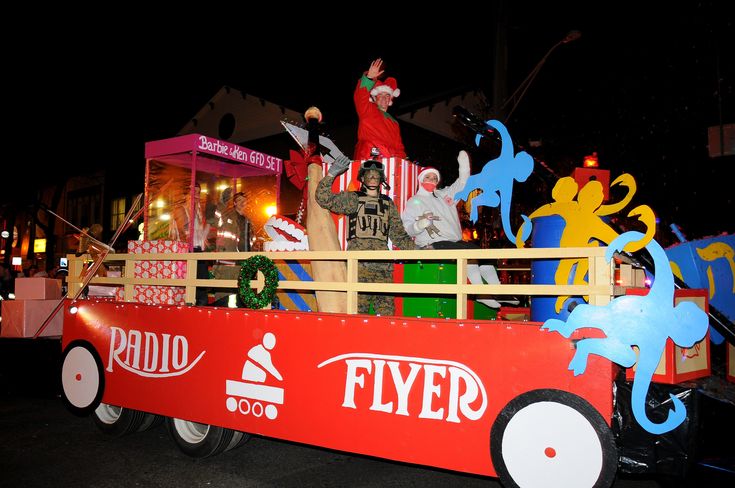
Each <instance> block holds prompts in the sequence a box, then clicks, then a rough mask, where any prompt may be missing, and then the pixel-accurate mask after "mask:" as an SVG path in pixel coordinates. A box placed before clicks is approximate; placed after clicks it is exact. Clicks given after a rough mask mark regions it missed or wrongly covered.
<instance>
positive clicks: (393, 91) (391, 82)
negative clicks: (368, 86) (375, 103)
mask: <svg viewBox="0 0 735 488" xmlns="http://www.w3.org/2000/svg"><path fill="white" fill-rule="evenodd" d="M380 93H387V94H388V95H390V96H392V97H393V98H396V97H397V96H398V95H400V94H401V90H400V89H399V88H398V82H397V81H396V79H395V78H393V77H392V76H391V77H390V78H386V79H385V81H380V80H378V81H376V82H375V86H373V89H372V90H370V94H371V95H372V96H374V97H376V96H378V94H380Z"/></svg>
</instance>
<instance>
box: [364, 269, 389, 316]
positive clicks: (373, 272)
mask: <svg viewBox="0 0 735 488" xmlns="http://www.w3.org/2000/svg"><path fill="white" fill-rule="evenodd" d="M357 279H358V281H360V282H363V283H393V263H390V262H377V261H372V262H368V263H363V262H360V263H358V265H357ZM393 300H394V298H393V295H379V294H377V293H360V294H359V295H358V296H357V312H358V313H364V314H367V313H370V303H371V302H372V304H373V309H375V313H376V314H377V315H383V316H385V315H395V304H394V302H393Z"/></svg>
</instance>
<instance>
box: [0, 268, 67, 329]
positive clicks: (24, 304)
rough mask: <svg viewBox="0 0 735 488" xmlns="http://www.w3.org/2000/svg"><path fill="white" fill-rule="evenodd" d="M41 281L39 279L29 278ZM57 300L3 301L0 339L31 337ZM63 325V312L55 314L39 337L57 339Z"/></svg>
mask: <svg viewBox="0 0 735 488" xmlns="http://www.w3.org/2000/svg"><path fill="white" fill-rule="evenodd" d="M29 279H31V280H39V281H40V280H41V278H29ZM58 303H59V300H58V299H57V300H3V302H2V308H3V310H2V312H3V321H2V323H0V326H1V327H0V337H33V336H34V335H35V334H36V332H37V331H38V329H40V328H41V324H43V321H44V320H46V317H48V316H49V314H50V313H51V312H52V311H53V310H54V307H56V304H58ZM63 324H64V310H63V309H62V310H59V312H57V313H56V315H55V316H54V318H53V319H51V323H49V324H48V325H47V326H46V328H45V329H44V330H43V333H42V334H41V337H59V336H61V330H62V328H63Z"/></svg>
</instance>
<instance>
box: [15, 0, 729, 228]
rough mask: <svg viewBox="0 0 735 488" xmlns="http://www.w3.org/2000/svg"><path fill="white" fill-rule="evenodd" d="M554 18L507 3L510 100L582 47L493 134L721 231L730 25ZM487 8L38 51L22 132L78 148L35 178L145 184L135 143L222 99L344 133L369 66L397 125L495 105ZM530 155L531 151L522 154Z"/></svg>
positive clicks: (705, 11) (706, 7)
mask: <svg viewBox="0 0 735 488" xmlns="http://www.w3.org/2000/svg"><path fill="white" fill-rule="evenodd" d="M486 3H487V4H488V5H491V4H494V2H486ZM557 3H560V2H557ZM557 3H554V4H553V5H551V4H547V5H544V6H541V7H539V6H537V5H534V2H508V4H512V5H509V6H508V7H507V8H508V10H507V21H506V22H505V25H506V26H507V32H508V72H507V86H508V91H509V92H512V91H513V90H514V89H515V88H516V87H517V86H518V85H519V84H520V82H521V81H522V80H523V79H524V78H525V77H526V76H527V75H528V73H529V72H530V71H531V69H532V68H533V67H534V66H535V65H536V63H538V62H539V60H540V59H541V58H542V57H543V56H544V54H545V53H546V52H547V51H548V50H549V49H550V48H551V47H552V46H553V45H555V44H556V43H557V42H558V41H559V40H561V39H562V38H564V36H565V35H566V34H567V33H568V32H569V31H570V30H573V29H576V30H579V31H580V32H581V34H582V36H581V37H580V38H579V39H578V40H576V41H574V42H571V43H569V44H565V45H561V46H559V47H558V48H557V49H556V50H554V52H553V53H551V55H550V56H549V57H548V60H547V62H546V64H545V65H544V66H543V68H542V69H541V70H540V72H539V74H538V76H537V77H536V79H535V80H534V82H533V84H532V85H531V86H530V88H529V90H528V92H527V93H526V95H525V96H524V98H523V99H522V100H521V102H520V103H519V104H518V106H517V109H516V110H515V112H514V113H513V116H512V118H511V119H510V120H509V121H507V123H506V125H507V126H508V129H509V131H510V133H511V135H512V136H513V138H514V140H515V142H516V143H517V144H518V145H519V146H522V147H524V148H527V149H528V150H529V152H531V153H532V154H533V155H534V156H536V157H537V158H539V159H542V160H543V161H545V162H546V164H548V165H549V166H550V167H551V168H552V169H555V170H558V171H560V172H562V173H563V172H564V171H567V170H568V168H572V167H574V166H578V165H580V164H581V161H582V158H583V156H584V155H586V154H589V153H591V152H592V151H596V152H597V153H598V156H599V158H600V166H601V167H602V168H605V169H610V170H611V172H612V176H613V177H615V176H617V175H619V174H620V173H621V172H623V171H626V172H630V173H631V174H633V176H634V177H635V178H636V180H637V181H638V183H639V188H638V193H637V195H636V197H635V199H634V203H636V204H641V203H648V204H650V205H651V206H652V207H653V208H654V211H656V212H657V214H659V215H660V216H661V218H662V224H665V225H668V223H670V222H672V221H674V222H677V223H678V224H679V225H680V226H681V227H682V229H683V230H684V232H685V233H686V234H687V236H688V237H690V238H696V237H702V236H706V235H711V234H714V233H718V232H721V231H729V232H733V231H735V223H734V222H733V220H734V219H733V210H734V207H733V200H732V196H731V195H732V194H733V193H734V192H733V191H732V190H731V187H732V181H733V179H732V176H730V174H731V173H732V170H733V168H732V166H733V162H734V157H733V156H730V157H725V158H714V159H712V158H709V157H708V152H707V127H709V126H714V125H717V124H719V123H720V122H723V123H735V88H734V85H735V47H734V46H735V22H734V21H733V17H734V16H733V14H732V10H733V9H732V8H730V7H729V6H727V2H715V1H702V2H686V3H687V5H686V6H683V7H682V6H678V5H676V6H675V5H673V4H671V3H670V2H655V5H646V6H644V7H641V6H640V5H639V4H640V3H642V2H616V3H614V4H613V6H612V7H607V6H601V5H594V6H591V3H592V2H589V4H583V3H582V4H578V5H577V6H575V7H570V6H563V7H560V6H559V5H558V4H557ZM488 5H485V6H483V9H481V10H479V9H472V8H467V9H464V10H461V11H448V10H447V9H442V10H437V11H434V12H429V11H424V10H425V9H423V8H422V9H420V10H421V12H420V13H417V14H413V15H410V16H401V17H397V16H396V15H395V14H394V13H393V12H392V11H391V10H392V9H391V8H387V7H388V5H387V4H386V6H385V7H384V8H386V10H384V11H381V12H380V15H370V14H369V13H368V12H367V10H369V6H368V5H367V4H359V5H356V6H354V7H351V9H352V8H360V9H365V10H366V15H365V17H364V18H362V19H360V22H362V23H363V24H364V25H362V26H359V27H357V28H356V27H355V25H354V23H350V22H347V20H348V19H345V21H344V22H342V23H334V24H327V23H326V22H323V21H320V20H319V19H320V17H319V16H318V15H317V16H315V17H301V18H299V19H298V20H296V21H287V20H284V19H282V18H280V17H278V16H274V15H270V16H267V15H263V14H261V15H260V16H259V17H258V18H252V17H248V16H247V14H238V15H232V19H229V20H230V21H229V22H224V23H223V22H216V21H215V20H210V19H208V20H204V19H195V18H192V19H191V21H192V25H191V26H189V25H187V24H182V23H178V24H177V25H176V26H174V27H172V26H170V25H169V26H165V27H163V28H161V29H158V28H156V29H153V28H150V25H148V24H149V23H151V24H152V23H154V21H153V20H152V19H146V20H147V22H145V23H141V25H139V26H138V27H137V29H139V30H140V32H139V34H141V36H140V38H138V39H136V40H135V43H133V42H132V41H130V43H131V44H130V45H131V47H130V49H127V48H125V46H124V43H123V47H119V46H120V45H119V42H118V43H116V45H117V46H118V47H114V48H109V50H107V51H105V52H107V55H104V56H96V57H95V56H92V54H91V53H92V52H93V49H92V48H91V47H90V45H89V43H90V42H94V41H95V37H94V36H91V37H87V38H86V39H85V38H81V37H79V38H73V40H71V41H67V42H68V43H69V44H70V45H71V47H72V49H70V48H69V47H70V46H67V45H66V44H63V45H60V46H49V47H48V48H47V49H45V50H44V51H43V53H40V52H39V53H38V55H39V56H40V59H41V61H42V63H41V64H43V60H44V59H45V58H46V57H54V56H62V57H64V63H63V69H62V70H60V71H59V72H56V73H54V76H52V77H48V78H44V79H43V80H39V79H38V78H35V77H34V78H33V79H32V80H31V77H30V76H29V77H28V78H27V79H28V81H27V82H25V80H26V79H25V78H22V77H21V80H20V84H22V85H23V90H24V91H25V93H28V94H33V96H32V97H28V98H32V102H31V103H32V106H33V110H32V113H25V114H24V116H23V117H24V119H23V120H24V126H25V127H30V126H31V124H32V123H36V124H39V123H42V124H43V126H44V130H42V131H38V132H37V133H38V134H39V136H38V143H39V144H40V145H43V144H45V143H49V144H50V143H51V141H53V144H54V145H56V146H59V147H60V146H62V145H64V141H66V146H67V147H71V146H70V144H71V143H72V142H73V143H76V144H79V143H81V142H82V141H84V144H85V145H84V148H85V150H84V151H83V152H82V153H81V154H80V153H77V154H74V155H72V153H74V151H70V152H67V153H65V155H64V157H63V158H60V159H59V160H57V161H56V165H55V167H54V168H53V169H51V170H49V171H44V172H43V175H41V176H37V178H39V179H41V180H42V179H44V178H46V179H52V178H54V177H55V176H57V175H58V174H59V172H64V171H67V169H68V168H69V165H73V167H74V168H75V169H76V168H78V169H80V170H81V169H89V168H93V167H95V166H97V165H99V164H129V165H130V167H131V178H139V179H140V180H141V182H142V179H143V171H142V169H141V168H142V167H143V154H142V153H143V142H144V141H146V140H154V139H161V138H166V137H171V136H174V135H175V134H176V132H177V131H178V130H179V129H181V127H183V126H184V125H185V124H186V122H187V121H188V120H189V119H190V118H191V117H193V116H194V114H195V113H196V111H197V110H198V109H199V108H201V107H202V106H203V105H204V104H205V103H206V102H207V101H208V100H209V99H210V98H211V97H212V96H213V95H214V94H215V93H216V92H217V90H218V89H219V88H220V87H222V86H223V85H229V86H232V87H234V88H236V89H239V90H241V91H243V92H245V93H248V94H251V95H255V96H260V97H263V98H265V99H267V100H269V101H272V102H275V103H278V104H282V105H284V106H286V107H289V108H293V109H294V110H299V111H301V110H303V109H304V108H305V107H307V106H309V105H317V106H319V107H320V108H321V109H322V111H323V112H324V114H325V117H326V121H327V123H328V124H329V123H332V124H334V125H337V124H339V123H342V122H351V121H353V120H356V116H355V114H354V108H353V106H352V90H353V88H354V84H355V82H356V80H357V78H358V76H359V75H360V74H361V73H362V72H363V71H364V70H366V69H367V68H368V66H369V64H370V61H371V60H373V59H375V58H377V57H382V58H383V59H384V61H385V63H386V68H387V72H386V75H388V76H395V77H396V78H397V79H398V83H399V87H400V88H401V90H402V95H401V97H400V98H399V99H397V100H396V104H395V106H394V109H396V110H400V107H401V104H409V103H411V102H415V101H417V100H421V99H425V98H427V97H431V96H433V95H436V94H438V93H443V92H449V91H452V90H457V89H459V88H480V89H485V90H486V91H487V92H488V93H492V86H493V82H494V80H495V75H496V73H495V71H494V66H493V59H494V46H495V42H494V35H495V34H494V33H495V20H494V19H496V18H497V17H498V14H497V11H496V10H494V8H495V7H492V5H491V6H488ZM565 5H569V4H568V3H566V2H565ZM579 5H583V7H580V6H579ZM584 5H590V6H584ZM401 8H406V7H401ZM190 15H193V14H190ZM220 15H221V16H224V18H227V15H226V14H225V13H220ZM194 17H196V16H194ZM468 19H469V20H468ZM197 20H198V22H197ZM220 20H221V19H220ZM148 21H150V22H148ZM376 21H380V22H381V23H383V24H384V25H382V26H379V25H377V23H376ZM132 30H133V31H134V32H127V36H128V37H129V36H131V35H135V34H136V32H137V31H136V28H133V29H132ZM143 33H145V35H143ZM97 34H98V35H99V36H102V37H101V38H102V39H103V40H102V41H100V42H102V43H103V44H106V42H105V40H104V35H103V33H101V32H100V33H97ZM118 41H119V39H118ZM141 42H143V47H141V48H133V47H132V46H133V45H137V44H139V43H141ZM345 51H347V52H345ZM128 80H131V81H128ZM26 112H31V111H30V110H27V111H26ZM72 115H73V116H74V117H72ZM76 117H81V119H82V120H83V121H86V122H84V123H82V124H79V123H76V122H72V120H74V119H75V118H76ZM34 127H35V126H34ZM70 128H71V129H72V131H73V134H74V135H73V136H71V135H68V132H69V129H70ZM33 133H36V132H33ZM33 139H36V138H35V137H33ZM531 140H534V141H541V144H542V145H541V147H534V148H529V147H528V146H529V141H531ZM469 142H470V141H468V143H469ZM76 147H79V146H78V145H77V146H76ZM408 149H409V153H410V148H408ZM278 156H281V157H285V156H286V155H278ZM20 171H21V173H22V172H24V171H26V168H21V169H20ZM11 193H12V192H11ZM548 199H549V197H548V196H545V197H544V198H543V200H540V201H539V202H538V203H539V205H541V204H543V203H546V202H547V201H548Z"/></svg>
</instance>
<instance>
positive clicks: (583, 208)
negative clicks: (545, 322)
mask: <svg viewBox="0 0 735 488" xmlns="http://www.w3.org/2000/svg"><path fill="white" fill-rule="evenodd" d="M616 184H619V185H622V186H625V187H627V188H628V192H627V194H626V195H625V197H624V198H623V199H622V200H621V201H620V202H617V203H614V204H610V205H602V201H603V200H604V193H603V191H602V184H601V183H600V182H599V181H596V180H592V181H589V182H587V184H586V185H584V187H583V188H582V189H581V190H580V191H579V193H578V194H577V200H576V201H575V200H574V196H575V193H576V191H577V188H578V185H577V183H576V181H575V180H574V178H572V177H569V176H567V177H565V178H561V179H559V181H557V183H556V185H555V186H554V188H553V190H552V193H551V195H552V198H553V199H554V202H552V203H550V204H547V205H544V206H543V207H540V208H539V209H537V210H536V211H534V212H533V213H531V215H529V218H534V217H543V216H549V215H559V216H560V217H562V218H563V219H564V222H565V226H564V231H563V232H562V236H561V239H560V241H559V247H587V246H597V245H598V243H597V241H598V240H599V241H602V242H604V243H610V242H612V241H613V240H614V239H615V238H616V237H618V233H617V232H615V231H614V230H613V229H612V227H610V226H609V225H608V224H607V223H605V222H604V221H603V220H602V219H601V218H600V217H601V216H604V215H611V214H613V213H615V212H618V211H620V210H622V209H623V208H624V207H625V206H626V205H627V204H628V203H629V202H630V201H631V200H632V198H633V195H634V194H635V191H636V183H635V180H634V179H633V177H632V176H631V175H629V174H627V173H626V174H623V175H620V176H619V177H618V178H616V179H615V180H614V181H613V185H616ZM634 216H638V220H640V221H641V222H643V224H644V225H645V226H646V233H645V235H644V237H643V239H641V240H640V241H635V242H630V243H628V244H627V245H626V246H625V248H624V250H625V251H627V252H635V251H638V250H640V249H643V248H644V247H645V246H646V245H647V244H648V243H649V242H650V241H651V239H653V236H654V234H655V232H656V217H655V215H654V213H653V210H651V208H650V207H649V206H648V205H640V206H638V207H635V208H634V209H633V210H631V211H630V212H629V213H628V217H634ZM521 233H522V229H519V232H518V236H517V238H516V243H517V246H518V247H523V242H522V241H521V239H520V236H521ZM575 264H576V265H577V267H576V271H575V272H574V277H573V280H572V284H574V285H582V284H584V283H585V281H584V276H585V275H586V274H587V272H588V271H589V263H588V261H587V260H586V259H562V260H560V262H559V267H558V268H557V270H556V273H555V275H554V282H555V283H556V284H557V285H561V284H567V282H568V280H569V274H570V273H571V271H572V268H573V267H574V265H575ZM568 298H569V297H568V296H560V297H558V298H557V300H556V305H555V309H556V312H557V313H559V311H560V310H561V307H562V305H563V304H564V302H565V301H566V300H567V299H568ZM584 299H585V300H588V299H589V298H588V297H587V296H585V297H584Z"/></svg>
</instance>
